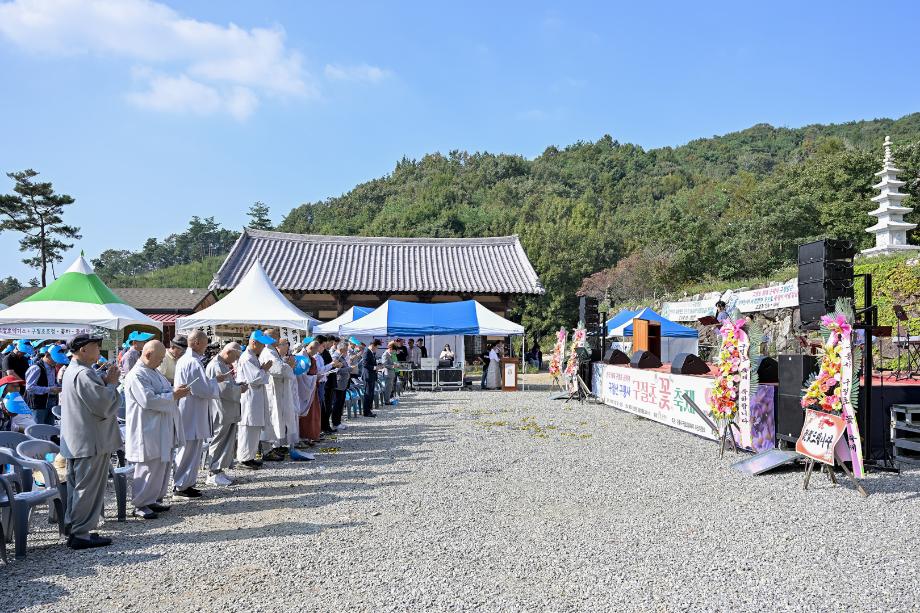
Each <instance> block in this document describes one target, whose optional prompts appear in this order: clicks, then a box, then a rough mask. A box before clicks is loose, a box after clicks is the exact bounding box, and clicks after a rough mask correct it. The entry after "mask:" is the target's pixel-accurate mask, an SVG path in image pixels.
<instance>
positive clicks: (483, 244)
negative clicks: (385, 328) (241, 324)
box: [211, 228, 544, 294]
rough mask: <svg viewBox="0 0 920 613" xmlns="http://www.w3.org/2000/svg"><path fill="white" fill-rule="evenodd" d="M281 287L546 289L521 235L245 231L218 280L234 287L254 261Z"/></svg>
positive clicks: (475, 290)
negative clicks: (394, 235)
mask: <svg viewBox="0 0 920 613" xmlns="http://www.w3.org/2000/svg"><path fill="white" fill-rule="evenodd" d="M255 261H258V262H259V263H261V264H262V267H263V268H264V269H265V272H266V273H268V276H269V278H270V279H271V280H272V282H273V283H274V284H275V285H276V286H277V287H278V289H280V290H287V291H295V292H330V291H341V292H349V293H374V292H380V293H408V294H414V293H434V294H441V293H466V294H542V293H544V289H543V285H542V284H541V283H540V279H539V278H537V273H536V272H535V271H534V269H533V266H531V264H530V260H528V259H527V254H526V253H524V249H523V248H522V247H521V242H520V241H519V240H518V237H517V236H498V237H493V238H386V237H367V236H326V235H319V234H288V233H285V232H267V231H264V230H252V229H249V228H246V229H244V230H243V234H242V235H241V236H240V238H239V240H237V242H236V244H235V245H234V246H233V249H232V250H231V251H230V254H229V255H228V256H227V259H226V260H224V263H223V265H222V266H221V267H220V270H218V271H217V274H216V275H215V276H214V281H212V282H211V289H220V290H226V289H232V288H233V287H236V284H237V283H239V280H240V279H241V278H242V277H243V275H244V274H246V271H247V270H249V267H250V266H251V265H252V263H253V262H255Z"/></svg>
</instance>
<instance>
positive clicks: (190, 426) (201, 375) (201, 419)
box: [173, 330, 230, 498]
mask: <svg viewBox="0 0 920 613" xmlns="http://www.w3.org/2000/svg"><path fill="white" fill-rule="evenodd" d="M207 347H208V335H207V334H205V333H204V332H202V331H201V330H195V331H194V332H192V333H191V334H189V335H188V351H186V352H185V353H184V354H183V355H182V357H181V358H179V361H178V362H176V379H175V381H174V382H173V387H174V388H175V389H179V388H180V387H182V386H188V388H189V389H190V390H191V392H190V393H189V395H188V396H186V397H184V398H181V399H180V400H179V414H180V415H181V416H182V428H183V430H184V431H185V441H184V442H183V444H182V446H181V447H179V449H178V451H176V458H175V461H174V462H173V484H174V486H175V490H174V494H175V495H176V496H181V497H183V498H198V497H199V496H201V491H199V490H197V489H195V482H196V481H197V480H198V466H199V464H201V451H202V448H203V446H204V441H205V439H208V438H211V419H210V406H211V401H212V400H215V399H217V398H220V389H219V388H218V387H217V384H218V383H222V382H223V381H225V380H226V379H228V378H229V377H230V375H229V374H222V375H217V377H215V378H211V377H208V375H207V373H206V372H205V370H204V366H203V365H202V364H201V360H202V359H203V354H204V351H205V349H207Z"/></svg>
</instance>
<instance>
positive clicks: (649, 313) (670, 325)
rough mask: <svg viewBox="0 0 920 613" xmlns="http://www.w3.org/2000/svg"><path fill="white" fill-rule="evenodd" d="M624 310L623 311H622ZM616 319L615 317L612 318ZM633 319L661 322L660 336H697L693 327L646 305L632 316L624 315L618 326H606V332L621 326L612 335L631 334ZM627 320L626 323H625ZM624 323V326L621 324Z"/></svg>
mask: <svg viewBox="0 0 920 613" xmlns="http://www.w3.org/2000/svg"><path fill="white" fill-rule="evenodd" d="M624 312H625V311H624ZM622 313H623V312H621V313H618V314H617V317H619V316H620V315H622ZM614 319H616V318H614ZM633 319H644V320H646V321H657V322H658V323H660V324H661V336H663V337H666V338H699V332H698V331H697V330H696V329H695V328H688V327H687V326H682V325H680V324H678V323H674V322H673V321H671V320H670V319H665V318H664V317H662V316H661V315H659V314H658V313H656V312H655V311H653V310H652V309H650V308H648V307H646V308H644V309H642V310H641V311H639V312H638V313H635V314H634V315H633V316H632V317H626V318H625V321H624V322H622V323H620V324H619V325H618V326H612V327H608V333H612V332H614V331H615V330H616V328H618V327H619V328H621V331H619V332H616V333H614V334H613V335H614V336H632V333H633V331H632V320H633ZM627 322H628V323H627ZM624 323H626V324H627V325H626V326H623V324H624Z"/></svg>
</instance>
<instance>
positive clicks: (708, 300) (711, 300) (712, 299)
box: [661, 292, 721, 321]
mask: <svg viewBox="0 0 920 613" xmlns="http://www.w3.org/2000/svg"><path fill="white" fill-rule="evenodd" d="M719 298H721V294H719V293H718V292H713V293H710V294H706V295H705V296H703V298H702V299H701V300H681V301H680V302H664V303H662V305H661V314H662V315H663V316H664V317H666V318H668V319H670V320H671V321H696V320H697V319H699V318H700V317H706V316H707V315H715V312H716V302H718V301H719Z"/></svg>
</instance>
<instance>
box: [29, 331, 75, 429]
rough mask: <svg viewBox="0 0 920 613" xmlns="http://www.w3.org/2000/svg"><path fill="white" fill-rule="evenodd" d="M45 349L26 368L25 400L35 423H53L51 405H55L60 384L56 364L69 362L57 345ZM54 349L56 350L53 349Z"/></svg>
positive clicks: (59, 391)
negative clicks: (38, 358) (38, 357)
mask: <svg viewBox="0 0 920 613" xmlns="http://www.w3.org/2000/svg"><path fill="white" fill-rule="evenodd" d="M42 349H44V350H45V352H44V355H42V357H41V359H40V360H39V361H38V362H36V363H35V364H32V365H31V366H29V368H28V370H26V402H28V403H29V407H30V408H31V409H32V417H33V418H34V419H35V423H37V424H48V425H54V415H53V414H52V413H51V407H53V406H55V405H57V403H58V394H60V393H61V386H60V384H59V383H58V380H57V365H58V364H62V365H63V364H66V363H67V362H69V360H68V359H67V356H66V355H64V353H63V352H62V351H61V348H60V347H58V346H57V345H52V346H51V347H50V349H49V348H48V347H47V346H46V347H42ZM54 350H56V352H55V351H54Z"/></svg>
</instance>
